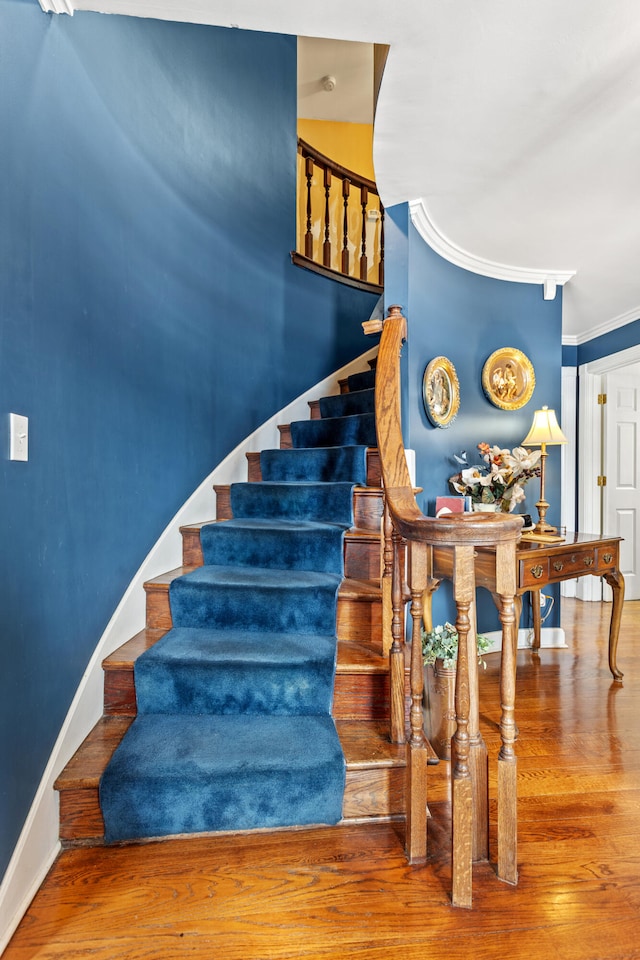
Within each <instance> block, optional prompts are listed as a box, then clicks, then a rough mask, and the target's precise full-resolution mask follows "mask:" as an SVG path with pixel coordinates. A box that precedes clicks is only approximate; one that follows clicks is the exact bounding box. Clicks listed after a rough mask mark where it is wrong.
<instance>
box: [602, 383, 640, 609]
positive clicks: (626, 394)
mask: <svg viewBox="0 0 640 960" xmlns="http://www.w3.org/2000/svg"><path fill="white" fill-rule="evenodd" d="M603 387H604V391H605V393H606V394H607V402H606V404H605V407H604V464H603V465H604V473H605V476H606V478H607V483H606V486H605V487H604V500H603V514H602V522H603V533H604V534H605V535H610V536H617V537H624V540H623V542H622V543H621V544H620V567H621V570H622V573H623V575H624V579H625V585H626V589H625V598H626V599H627V600H638V599H640V537H639V536H638V531H639V526H638V524H639V520H640V378H639V377H637V376H632V375H630V374H629V373H627V372H626V371H624V370H620V371H617V372H616V373H610V374H608V375H606V376H605V377H603Z"/></svg>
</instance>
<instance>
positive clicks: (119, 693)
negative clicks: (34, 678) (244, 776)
mask: <svg viewBox="0 0 640 960" xmlns="http://www.w3.org/2000/svg"><path fill="white" fill-rule="evenodd" d="M388 703H389V682H388V676H387V675H385V674H366V673H356V674H353V673H338V674H337V675H336V678H335V685H334V694H333V709H332V711H331V713H332V716H333V717H334V718H335V719H337V720H386V719H388V716H389V709H388ZM104 712H105V714H107V716H124V717H133V716H135V715H136V712H137V706H136V692H135V681H134V671H133V664H131V665H128V666H126V667H121V668H119V669H117V670H108V671H106V673H105V677H104Z"/></svg>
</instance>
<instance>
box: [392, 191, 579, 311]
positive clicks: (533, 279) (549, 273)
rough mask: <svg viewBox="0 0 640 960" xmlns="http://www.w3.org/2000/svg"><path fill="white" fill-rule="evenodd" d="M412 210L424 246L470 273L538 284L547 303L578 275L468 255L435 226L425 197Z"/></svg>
mask: <svg viewBox="0 0 640 960" xmlns="http://www.w3.org/2000/svg"><path fill="white" fill-rule="evenodd" d="M409 211H410V214H411V222H412V223H413V225H414V227H415V228H416V230H417V231H418V233H419V234H420V236H421V237H422V239H423V240H424V241H425V243H428V244H429V246H430V247H431V248H432V249H433V250H435V252H436V253H439V254H440V256H441V257H444V258H445V260H448V261H449V262H450V263H455V265H456V266H458V267H462V268H463V269H464V270H470V271H471V273H479V274H481V275H482V276H483V277H492V278H493V279H494V280H510V281H512V282H514V283H539V284H541V285H542V287H543V292H544V299H545V300H553V299H554V298H555V295H556V290H557V288H558V287H563V286H564V285H565V283H567V282H568V281H569V280H571V278H572V277H575V275H576V271H575V270H534V269H531V268H529V267H514V266H511V265H510V264H506V263H496V262H495V261H493V260H485V259H484V258H483V257H478V256H476V255H475V254H474V253H469V251H468V250H463V249H462V247H459V246H458V245H457V244H456V243H453V241H452V240H449V238H448V237H446V236H445V235H444V234H443V233H442V231H441V230H439V229H438V227H436V225H435V223H434V222H433V220H432V218H431V217H430V216H429V214H428V212H427V208H426V206H425V203H424V200H423V199H422V198H420V199H419V200H411V201H410V202H409Z"/></svg>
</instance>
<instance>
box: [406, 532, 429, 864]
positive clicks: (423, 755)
mask: <svg viewBox="0 0 640 960" xmlns="http://www.w3.org/2000/svg"><path fill="white" fill-rule="evenodd" d="M426 575H427V546H426V544H424V543H416V542H415V541H413V542H411V543H410V544H409V585H410V588H411V618H412V634H411V712H410V724H409V725H410V735H409V739H408V741H407V746H406V751H407V752H406V758H407V765H406V771H405V807H406V837H405V845H406V854H407V859H408V860H409V863H422V862H423V861H424V860H426V858H427V756H428V753H427V741H426V737H425V735H424V723H423V714H422V696H423V692H424V682H423V671H422V594H423V590H424V584H425V581H426Z"/></svg>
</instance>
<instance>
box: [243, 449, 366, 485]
mask: <svg viewBox="0 0 640 960" xmlns="http://www.w3.org/2000/svg"><path fill="white" fill-rule="evenodd" d="M280 449H281V450H283V449H291V442H290V441H289V446H288V447H283V446H282V444H280ZM247 463H248V474H247V479H248V480H249V482H250V483H256V482H258V481H259V480H262V472H261V470H260V454H259V453H253V452H252V453H248V454H247ZM381 476H382V474H381V470H380V455H379V453H378V450H377V449H375V448H373V447H371V448H369V449H368V450H367V486H368V487H379V486H381V480H380V478H381Z"/></svg>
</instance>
